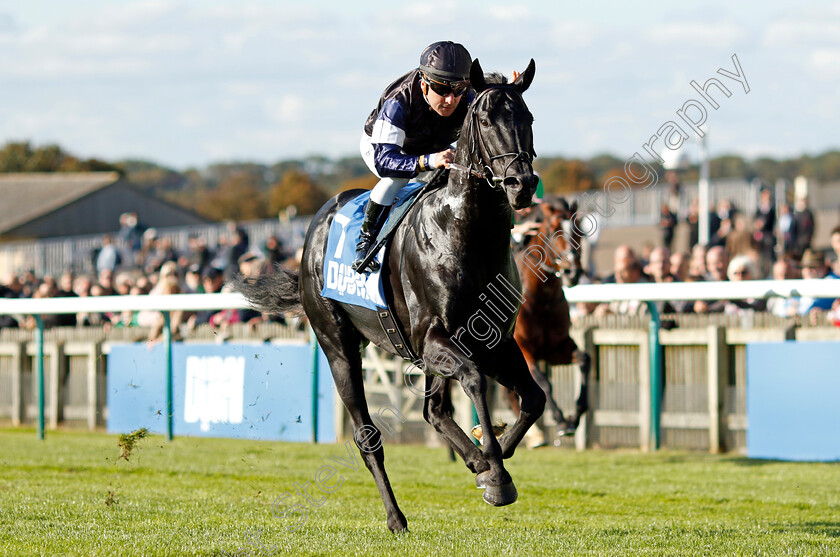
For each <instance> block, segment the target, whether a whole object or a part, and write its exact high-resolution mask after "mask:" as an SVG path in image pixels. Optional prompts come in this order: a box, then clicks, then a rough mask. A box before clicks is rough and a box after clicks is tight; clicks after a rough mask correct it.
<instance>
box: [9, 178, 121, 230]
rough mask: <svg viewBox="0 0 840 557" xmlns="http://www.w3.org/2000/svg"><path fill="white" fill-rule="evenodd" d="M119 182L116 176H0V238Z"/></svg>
mask: <svg viewBox="0 0 840 557" xmlns="http://www.w3.org/2000/svg"><path fill="white" fill-rule="evenodd" d="M119 179H120V175H119V174H118V173H117V172H50V173H46V172H32V173H21V174H0V234H3V233H4V232H5V231H7V230H11V229H13V228H15V227H17V226H20V225H21V224H24V223H26V222H29V221H31V220H33V219H36V218H38V217H41V216H43V215H46V214H48V213H51V212H52V211H55V210H56V209H59V208H61V207H63V206H65V205H67V204H69V203H72V202H73V201H76V200H77V199H80V198H82V197H85V196H86V195H90V194H91V193H93V192H95V191H97V190H100V189H102V188H104V187H105V186H109V185H111V184H113V183H115V182H117V181H118V180H119Z"/></svg>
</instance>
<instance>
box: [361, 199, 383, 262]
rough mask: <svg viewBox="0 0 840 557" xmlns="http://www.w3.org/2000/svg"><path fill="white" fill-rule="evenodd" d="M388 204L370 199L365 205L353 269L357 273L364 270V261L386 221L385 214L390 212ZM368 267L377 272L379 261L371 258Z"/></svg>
mask: <svg viewBox="0 0 840 557" xmlns="http://www.w3.org/2000/svg"><path fill="white" fill-rule="evenodd" d="M388 209H390V207H389V206H388V205H380V204H379V203H377V202H375V201H371V200H368V202H367V205H365V220H364V222H362V230H361V231H360V232H359V242H358V243H357V244H356V259H355V260H354V261H353V270H354V271H356V272H357V273H362V272H364V268H363V267H362V262H363V261H364V260H365V257H367V254H368V250H370V247H371V244H373V242H374V240H376V235H377V234H379V230H380V229H381V228H382V224H383V223H384V222H385V218H384V216H385V215H387V214H388ZM367 267H368V268H369V269H370V270H371V271H373V272H376V271H378V270H379V261H377V260H376V259H371V261H370V263H368V265H367Z"/></svg>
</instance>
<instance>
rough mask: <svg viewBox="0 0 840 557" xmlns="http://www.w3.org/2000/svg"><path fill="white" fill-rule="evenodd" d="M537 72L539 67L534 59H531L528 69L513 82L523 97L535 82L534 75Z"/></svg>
mask: <svg viewBox="0 0 840 557" xmlns="http://www.w3.org/2000/svg"><path fill="white" fill-rule="evenodd" d="M536 71H537V65H536V63H535V62H534V59H533V58H531V62H530V63H529V64H528V67H527V68H525V71H524V72H522V73H521V74H519V77H517V78H516V80H515V81H514V82H513V86H514V87H516V90H517V91H519V94H520V95H521V94H522V93H524V92H525V91H527V90H528V87H530V86H531V82H532V81H534V73H535V72H536Z"/></svg>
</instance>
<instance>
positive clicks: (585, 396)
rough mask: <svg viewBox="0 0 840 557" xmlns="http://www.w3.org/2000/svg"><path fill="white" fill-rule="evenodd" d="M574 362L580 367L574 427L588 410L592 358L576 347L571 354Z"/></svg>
mask: <svg viewBox="0 0 840 557" xmlns="http://www.w3.org/2000/svg"><path fill="white" fill-rule="evenodd" d="M573 359H574V361H575V363H577V365H578V367H579V368H580V392H579V393H578V397H577V401H576V402H575V420H574V424H575V427H577V426H578V424H580V419H581V418H582V417H583V415H584V414H585V413H586V412H587V410H589V370H590V368H591V367H592V358H591V357H590V356H589V354H587V353H586V352H584V351H583V350H580V349H576V350H575V352H574V355H573Z"/></svg>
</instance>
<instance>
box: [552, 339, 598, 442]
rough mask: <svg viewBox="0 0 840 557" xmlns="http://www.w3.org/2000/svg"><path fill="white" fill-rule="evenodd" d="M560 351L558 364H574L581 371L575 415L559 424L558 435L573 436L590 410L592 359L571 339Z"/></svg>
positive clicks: (564, 343)
mask: <svg viewBox="0 0 840 557" xmlns="http://www.w3.org/2000/svg"><path fill="white" fill-rule="evenodd" d="M559 349H560V351H561V354H562V355H563V357H562V358H561V360H560V361H559V362H558V363H561V364H563V365H567V364H571V363H573V362H574V363H576V364H577V365H578V367H579V369H580V391H579V392H578V397H577V400H576V401H575V414H574V416H571V417H569V418H567V419H565V420H564V421H563V422H558V435H571V434H573V433H574V432H575V431H576V430H577V428H578V426H579V425H580V419H581V418H582V417H583V415H584V414H585V413H586V411H587V410H589V371H590V368H591V366H592V359H591V358H590V357H589V354H587V353H586V352H584V351H583V350H581V349H580V348H578V346H577V344H575V341H574V340H572V339H571V338H566V340H565V341H564V342H563V343H562V344H561V345H560V346H559Z"/></svg>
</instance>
